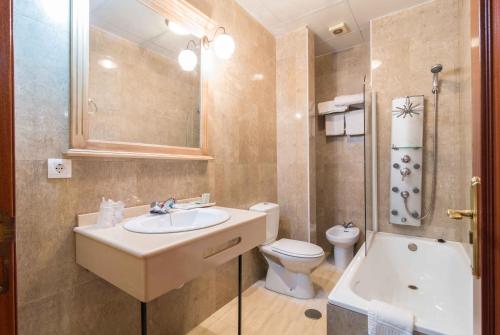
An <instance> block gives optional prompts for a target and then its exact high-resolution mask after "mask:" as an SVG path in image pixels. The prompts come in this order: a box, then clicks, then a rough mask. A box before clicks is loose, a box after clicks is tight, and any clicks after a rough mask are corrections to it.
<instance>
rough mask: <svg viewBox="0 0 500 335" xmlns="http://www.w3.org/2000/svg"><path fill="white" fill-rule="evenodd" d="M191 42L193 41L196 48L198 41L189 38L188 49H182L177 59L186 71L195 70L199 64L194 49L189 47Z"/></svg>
mask: <svg viewBox="0 0 500 335" xmlns="http://www.w3.org/2000/svg"><path fill="white" fill-rule="evenodd" d="M191 43H193V45H194V47H195V48H196V42H195V41H193V40H189V42H188V44H187V46H186V49H184V50H182V51H181V52H180V53H179V57H177V61H178V62H179V64H180V66H181V68H182V69H183V70H184V71H193V70H194V68H195V67H196V65H197V64H198V57H197V56H196V54H195V53H194V51H193V50H191V49H189V46H190V45H191Z"/></svg>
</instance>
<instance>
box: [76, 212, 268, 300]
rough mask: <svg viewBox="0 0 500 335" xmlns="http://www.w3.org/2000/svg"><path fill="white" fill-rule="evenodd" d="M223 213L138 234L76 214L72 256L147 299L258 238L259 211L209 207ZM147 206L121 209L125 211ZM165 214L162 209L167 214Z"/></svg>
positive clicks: (261, 232) (261, 227) (262, 227)
mask: <svg viewBox="0 0 500 335" xmlns="http://www.w3.org/2000/svg"><path fill="white" fill-rule="evenodd" d="M213 208H214V209H218V210H221V211H224V212H226V213H228V214H229V216H230V218H229V219H228V220H227V221H225V222H223V223H220V224H218V225H215V226H211V227H208V228H204V229H198V230H192V231H187V232H178V233H166V234H142V233H135V232H131V231H128V230H126V229H125V228H124V227H123V224H120V225H117V226H114V227H109V228H97V227H95V226H94V225H93V224H94V223H95V222H96V220H97V213H93V214H85V215H80V216H79V217H78V227H76V228H75V229H74V230H75V234H76V262H77V263H78V264H80V265H81V266H83V267H84V268H86V269H88V270H90V271H91V272H93V273H95V274H96V275H98V276H99V277H101V278H103V279H105V280H106V281H108V282H110V283H111V284H113V285H115V286H116V287H118V288H120V289H122V290H123V291H125V292H127V293H128V294H130V295H132V296H133V297H135V298H136V299H138V300H140V301H142V302H149V301H151V300H153V299H155V298H158V297H159V296H161V295H163V294H165V293H167V292H169V291H170V290H173V289H176V288H179V287H181V286H182V285H183V284H184V283H186V282H188V281H190V280H192V279H194V278H196V277H198V276H199V275H201V274H202V273H203V272H205V271H207V270H210V269H213V268H215V267H216V266H218V265H221V264H223V263H225V262H227V261H229V260H230V259H232V258H236V257H237V256H238V255H241V254H243V253H245V252H247V251H249V250H250V249H252V248H254V247H256V246H258V245H260V244H261V243H263V242H264V240H265V237H266V222H265V215H264V214H262V213H255V212H250V211H247V210H239V209H232V208H222V207H213ZM148 209H149V207H148V206H141V207H136V208H129V209H127V210H126V216H129V217H131V216H137V215H142V214H145V213H147V211H148ZM167 215H168V214H167Z"/></svg>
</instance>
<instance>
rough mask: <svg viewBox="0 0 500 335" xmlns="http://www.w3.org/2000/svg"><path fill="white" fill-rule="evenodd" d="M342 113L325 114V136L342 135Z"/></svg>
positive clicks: (343, 126)
mask: <svg viewBox="0 0 500 335" xmlns="http://www.w3.org/2000/svg"><path fill="white" fill-rule="evenodd" d="M344 128H345V125H344V114H329V115H327V116H325V131H326V136H336V135H344Z"/></svg>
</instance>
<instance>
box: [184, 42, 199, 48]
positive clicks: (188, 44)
mask: <svg viewBox="0 0 500 335" xmlns="http://www.w3.org/2000/svg"><path fill="white" fill-rule="evenodd" d="M191 43H192V44H193V49H196V48H197V45H196V41H195V40H189V42H188V43H187V45H186V49H189V46H190V45H191Z"/></svg>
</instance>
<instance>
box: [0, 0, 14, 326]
mask: <svg viewBox="0 0 500 335" xmlns="http://www.w3.org/2000/svg"><path fill="white" fill-rule="evenodd" d="M12 7H13V0H0V134H1V135H0V162H1V164H0V190H1V191H0V261H1V262H0V271H1V272H0V286H2V288H3V289H4V290H5V291H4V292H3V293H0V319H1V320H2V322H0V333H1V335H13V334H16V333H17V306H16V301H17V299H16V264H15V259H16V256H15V221H14V217H15V185H14V181H15V177H14V174H15V167H14V162H15V159H14V60H13V59H14V58H13V55H14V46H13V8H12ZM5 288H6V289H5ZM0 290H1V289H0Z"/></svg>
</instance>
